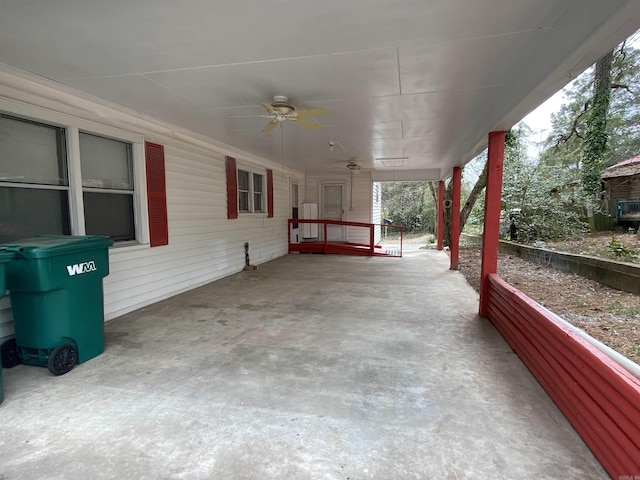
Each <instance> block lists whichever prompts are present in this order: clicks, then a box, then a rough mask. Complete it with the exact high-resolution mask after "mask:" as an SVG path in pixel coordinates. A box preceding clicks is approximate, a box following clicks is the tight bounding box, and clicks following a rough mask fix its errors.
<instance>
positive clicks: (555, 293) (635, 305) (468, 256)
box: [459, 232, 640, 363]
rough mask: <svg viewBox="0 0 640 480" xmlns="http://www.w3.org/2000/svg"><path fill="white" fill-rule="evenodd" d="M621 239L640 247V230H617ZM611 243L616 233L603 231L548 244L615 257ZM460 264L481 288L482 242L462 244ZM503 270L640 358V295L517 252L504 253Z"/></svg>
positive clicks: (558, 309)
mask: <svg viewBox="0 0 640 480" xmlns="http://www.w3.org/2000/svg"><path fill="white" fill-rule="evenodd" d="M615 238H616V240H617V241H619V242H620V243H622V244H624V245H625V246H627V247H630V248H635V249H638V250H640V236H639V235H631V234H628V233H623V232H621V233H616V234H615ZM610 242H611V233H604V234H603V233H599V234H593V235H591V234H590V235H584V236H582V237H580V238H575V239H571V240H568V241H565V242H547V243H546V245H545V248H552V249H555V250H558V251H565V252H572V253H581V254H585V255H593V256H600V257H606V258H615V256H614V255H612V254H611V253H610V250H609V249H608V247H607V246H608V245H609V243H610ZM618 260H619V259H618ZM459 266H460V272H461V273H462V274H463V275H464V276H465V278H466V279H467V282H469V284H470V285H471V286H472V287H473V288H475V289H476V290H478V288H479V283H480V282H479V279H480V249H479V247H478V246H473V245H464V244H463V245H461V250H460V263H459ZM498 274H499V275H500V276H501V277H502V278H503V279H504V280H505V281H507V282H508V283H510V284H511V285H513V286H515V287H517V288H518V289H519V290H521V291H522V292H524V293H525V294H526V295H527V296H529V297H531V298H532V299H533V300H535V301H537V302H538V303H540V304H542V305H544V306H545V307H546V308H548V309H549V310H551V311H552V312H554V313H556V314H557V315H560V316H561V317H562V318H564V319H565V320H567V321H568V322H570V323H572V324H573V325H575V326H577V327H579V328H582V329H583V330H585V331H586V332H587V333H589V334H590V335H591V336H593V337H594V338H597V339H598V340H600V341H601V342H602V343H604V344H605V345H608V346H609V347H611V348H613V349H614V350H617V351H618V352H620V353H621V354H622V355H624V356H626V357H627V358H629V359H631V360H633V361H634V362H636V363H640V296H637V295H633V294H631V293H626V292H621V291H618V290H614V289H612V288H609V287H605V286H603V285H600V284H599V283H597V282H594V281H592V280H588V279H586V278H583V277H580V276H578V275H572V274H568V273H563V272H559V271H558V270H555V269H553V268H549V267H545V266H542V265H537V264H534V263H530V262H527V261H525V260H522V259H520V258H518V257H515V256H511V255H504V254H500V256H499V258H498Z"/></svg>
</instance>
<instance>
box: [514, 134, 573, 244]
mask: <svg viewBox="0 0 640 480" xmlns="http://www.w3.org/2000/svg"><path fill="white" fill-rule="evenodd" d="M529 133H530V132H529V131H528V129H526V128H520V129H514V130H512V135H514V136H515V138H514V139H513V141H512V142H511V143H509V144H506V145H505V162H504V173H503V190H502V209H503V211H505V212H511V211H513V210H516V209H519V214H518V215H517V226H518V240H519V241H521V242H524V243H532V242H534V241H536V240H548V239H557V238H566V237H569V236H572V235H575V234H577V233H581V232H584V231H585V224H584V221H583V220H582V219H581V211H582V209H581V207H580V206H579V202H578V195H579V190H580V189H579V185H578V184H577V182H575V180H574V179H573V175H572V173H571V172H570V171H569V170H567V169H566V168H564V167H562V166H561V165H545V164H542V163H538V162H536V161H532V160H530V159H529V158H528V156H527V148H526V146H527V139H528V136H529ZM508 220H509V219H506V221H507V222H508Z"/></svg>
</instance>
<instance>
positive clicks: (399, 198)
mask: <svg viewBox="0 0 640 480" xmlns="http://www.w3.org/2000/svg"><path fill="white" fill-rule="evenodd" d="M382 216H383V218H391V219H393V223H394V224H395V225H403V226H404V227H405V231H406V232H407V233H424V232H433V231H434V230H435V222H436V205H435V202H434V201H433V198H432V196H431V193H430V192H429V185H428V182H384V183H382Z"/></svg>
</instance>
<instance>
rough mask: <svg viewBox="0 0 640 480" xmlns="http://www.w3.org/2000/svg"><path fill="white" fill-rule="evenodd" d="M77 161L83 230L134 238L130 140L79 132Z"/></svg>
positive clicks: (95, 233) (113, 237)
mask: <svg viewBox="0 0 640 480" xmlns="http://www.w3.org/2000/svg"><path fill="white" fill-rule="evenodd" d="M80 161H81V164H82V168H81V170H82V198H83V201H84V222H85V230H86V234H87V235H105V236H107V237H110V238H111V239H112V240H114V241H127V240H135V236H136V235H135V227H134V220H133V218H134V215H133V213H134V210H133V195H134V187H133V162H132V158H131V144H129V143H125V142H120V141H118V140H111V139H109V138H104V137H98V136H96V135H92V134H88V133H82V132H81V133H80Z"/></svg>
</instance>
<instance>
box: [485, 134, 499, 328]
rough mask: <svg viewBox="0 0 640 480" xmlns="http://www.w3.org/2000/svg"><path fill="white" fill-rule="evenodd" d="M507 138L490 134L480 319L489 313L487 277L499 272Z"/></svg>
mask: <svg viewBox="0 0 640 480" xmlns="http://www.w3.org/2000/svg"><path fill="white" fill-rule="evenodd" d="M504 137H505V132H491V133H489V155H488V157H487V189H486V192H485V201H484V203H485V205H484V231H483V233H482V267H481V270H480V316H482V317H486V316H487V315H488V313H489V280H488V276H489V274H490V273H497V272H498V240H499V238H500V210H501V207H500V205H501V201H502V167H503V165H504Z"/></svg>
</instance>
